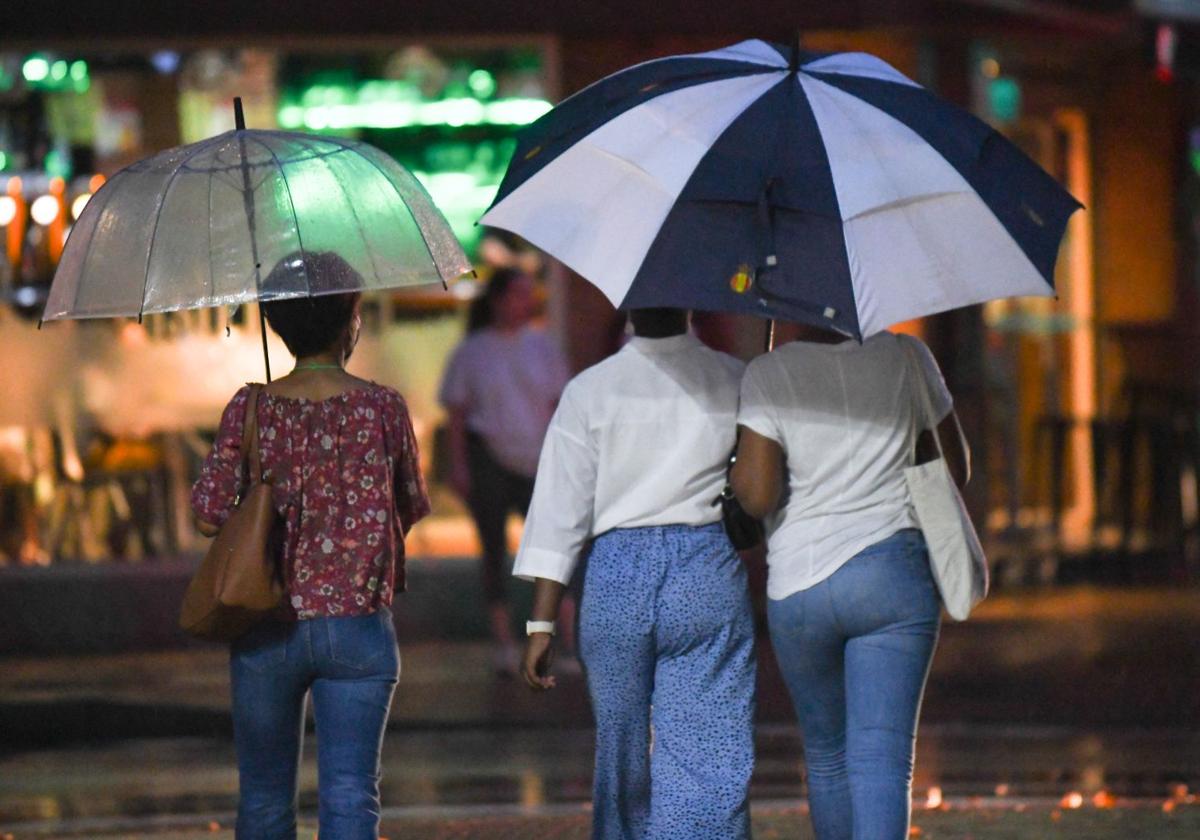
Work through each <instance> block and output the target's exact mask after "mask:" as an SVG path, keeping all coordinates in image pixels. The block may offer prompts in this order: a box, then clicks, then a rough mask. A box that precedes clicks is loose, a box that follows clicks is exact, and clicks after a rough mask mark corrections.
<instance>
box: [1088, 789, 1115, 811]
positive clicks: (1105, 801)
mask: <svg viewBox="0 0 1200 840" xmlns="http://www.w3.org/2000/svg"><path fill="white" fill-rule="evenodd" d="M1092 804H1093V805H1095V806H1096V807H1097V808H1114V807H1116V804H1117V800H1116V797H1114V796H1113V795H1112V794H1111V793H1109V792H1108V791H1106V790H1102V791H1100V792H1098V793H1097V794H1096V795H1095V796H1093V797H1092Z"/></svg>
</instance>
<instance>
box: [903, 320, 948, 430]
mask: <svg viewBox="0 0 1200 840" xmlns="http://www.w3.org/2000/svg"><path fill="white" fill-rule="evenodd" d="M901 340H902V341H907V342H909V343H910V344H911V345H912V347H913V349H914V350H916V353H915V354H914V355H915V356H916V359H917V361H918V362H919V367H920V369H921V380H922V384H923V385H924V387H925V389H926V393H928V394H929V402H930V403H931V404H932V406H933V412H934V415H935V416H936V417H937V421H938V422H939V423H940V422H942V421H943V420H945V419H946V418H947V417H948V416H950V412H951V411H952V410H953V409H954V398H953V397H952V396H951V395H950V389H949V388H947V387H946V379H945V377H943V376H942V369H941V368H940V367H938V363H937V359H935V358H934V357H933V351H931V350H930V349H929V347H928V346H927V345H926V344H925V342H923V341H921V340H920V339H919V338H914V337H912V336H905V337H903V338H901Z"/></svg>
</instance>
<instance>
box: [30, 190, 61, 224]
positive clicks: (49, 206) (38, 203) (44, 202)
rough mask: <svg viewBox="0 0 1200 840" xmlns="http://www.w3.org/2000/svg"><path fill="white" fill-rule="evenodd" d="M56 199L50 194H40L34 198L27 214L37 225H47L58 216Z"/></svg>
mask: <svg viewBox="0 0 1200 840" xmlns="http://www.w3.org/2000/svg"><path fill="white" fill-rule="evenodd" d="M58 212H59V206H58V199H57V198H55V197H54V196H52V195H41V196H38V197H37V198H36V199H34V202H33V205H32V206H31V207H30V208H29V214H30V215H31V216H33V220H34V221H35V222H37V223H38V224H39V225H48V224H50V223H52V222H53V221H54V220H55V219H57V218H58Z"/></svg>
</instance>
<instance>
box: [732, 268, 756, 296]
mask: <svg viewBox="0 0 1200 840" xmlns="http://www.w3.org/2000/svg"><path fill="white" fill-rule="evenodd" d="M753 285H754V273H753V272H752V271H751V269H750V266H748V265H746V264H745V263H742V264H741V265H739V266H738V268H737V271H736V272H734V275H733V276H732V277H730V278H729V288H731V289H733V290H734V291H735V292H737V293H738V294H739V295H744V294H745V293H746V292H748V291H750V287H751V286H753Z"/></svg>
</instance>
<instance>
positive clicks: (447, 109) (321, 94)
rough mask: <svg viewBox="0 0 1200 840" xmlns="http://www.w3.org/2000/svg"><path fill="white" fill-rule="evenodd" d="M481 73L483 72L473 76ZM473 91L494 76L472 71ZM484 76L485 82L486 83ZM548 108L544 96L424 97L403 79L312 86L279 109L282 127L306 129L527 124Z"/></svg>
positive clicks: (480, 89) (488, 84)
mask: <svg viewBox="0 0 1200 840" xmlns="http://www.w3.org/2000/svg"><path fill="white" fill-rule="evenodd" d="M477 73H483V74H485V75H486V77H487V78H484V77H483V76H476V75H475V74H477ZM472 77H474V78H475V79H476V84H475V86H473V90H476V91H477V92H479V93H480V94H482V92H483V91H485V90H487V89H489V88H490V89H492V90H493V91H494V86H495V79H494V78H492V76H491V74H490V73H487V71H480V70H477V71H475V73H473V74H472ZM489 80H490V81H489ZM551 107H552V106H551V105H550V103H549V102H547V101H546V100H544V99H536V98H531V97H513V98H506V99H497V100H493V101H490V102H482V101H480V99H477V98H474V97H470V96H453V97H447V98H444V99H438V100H432V101H431V100H425V99H423V98H422V97H421V93H420V91H419V90H418V89H417V87H416V86H414V85H413V84H411V83H409V82H404V81H386V80H374V81H369V82H364V83H363V84H362V85H360V86H358V87H357V88H352V87H348V86H345V85H313V86H312V87H310V88H308V89H307V90H305V91H304V93H303V94H301V96H300V99H299V101H298V102H297V101H293V102H289V103H287V104H284V105H282V106H281V107H280V109H279V113H278V115H277V116H278V119H279V124H280V126H282V127H283V128H289V129H307V130H309V131H327V130H333V131H337V130H345V129H351V128H408V127H412V126H442V125H444V126H453V127H458V126H466V125H514V126H516V125H527V124H529V123H531V122H533V121H534V120H536V119H537V118H538V117H540V116H541V115H542V114H544V113H546V112H547V111H549V110H550V108H551Z"/></svg>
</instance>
